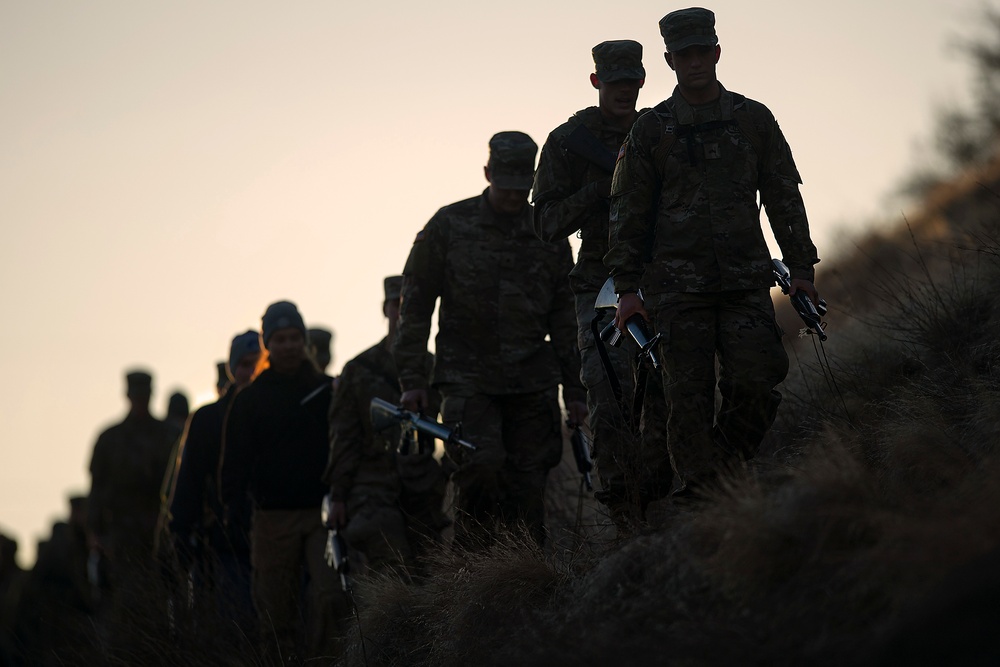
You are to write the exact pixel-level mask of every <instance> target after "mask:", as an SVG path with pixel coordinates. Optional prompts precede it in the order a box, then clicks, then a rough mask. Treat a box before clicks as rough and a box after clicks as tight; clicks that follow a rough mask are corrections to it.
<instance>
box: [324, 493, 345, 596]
mask: <svg viewBox="0 0 1000 667" xmlns="http://www.w3.org/2000/svg"><path fill="white" fill-rule="evenodd" d="M332 505H333V499H332V498H331V497H330V494H329V493H328V494H326V495H325V496H323V504H322V505H321V506H320V518H321V519H322V520H323V525H324V526H326V528H327V532H326V551H325V552H324V553H323V557H324V558H325V559H326V564H327V565H329V566H330V567H332V568H333V569H334V570H336V572H337V574H338V575H339V576H340V587H341V588H342V589H344V592H345V593H347V594H350V593H351V561H350V559H349V558H348V557H347V543H346V542H344V538H343V537H342V536H341V535H340V529H339V528H338V526H337V525H335V524H334V523H333V521H331V519H330V508H331V506H332Z"/></svg>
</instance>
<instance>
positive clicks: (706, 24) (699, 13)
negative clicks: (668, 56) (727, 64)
mask: <svg viewBox="0 0 1000 667" xmlns="http://www.w3.org/2000/svg"><path fill="white" fill-rule="evenodd" d="M660 35H662V36H663V43H664V44H666V45H667V51H669V52H671V53H674V52H676V51H681V50H683V49H686V48H687V47H689V46H715V45H716V44H718V43H719V38H718V36H717V35H716V34H715V14H714V13H713V12H711V11H710V10H708V9H702V8H701V7H690V8H688V9H678V10H677V11H675V12H670V13H669V14H667V15H666V16H664V17H663V18H662V19H660Z"/></svg>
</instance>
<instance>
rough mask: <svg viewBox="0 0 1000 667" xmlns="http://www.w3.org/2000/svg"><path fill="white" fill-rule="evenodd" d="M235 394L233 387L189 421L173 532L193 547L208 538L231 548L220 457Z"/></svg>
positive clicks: (172, 504)
mask: <svg viewBox="0 0 1000 667" xmlns="http://www.w3.org/2000/svg"><path fill="white" fill-rule="evenodd" d="M235 393H236V391H235V389H233V390H230V391H229V392H227V393H226V394H224V395H223V396H222V397H221V398H220V399H219V400H218V401H216V402H215V403H209V404H208V405H206V406H204V407H202V408H199V409H198V411H197V412H195V413H194V414H193V415H192V416H191V422H190V423H189V424H188V428H187V434H186V435H185V437H184V443H183V445H182V454H181V465H180V469H179V470H178V471H177V484H176V486H175V487H174V495H173V498H172V499H171V502H170V516H171V519H170V532H171V533H173V534H174V536H175V537H176V539H177V541H178V543H179V544H180V545H182V546H185V547H190V546H192V544H193V541H194V540H195V539H196V538H198V537H201V538H208V540H209V544H210V545H211V546H212V548H213V549H216V550H218V549H223V548H228V545H227V544H226V542H227V540H225V539H224V536H223V534H222V532H221V523H222V517H223V513H222V501H221V500H220V498H219V456H220V455H221V454H222V427H223V424H224V423H225V420H226V415H227V413H228V412H229V407H230V405H231V404H232V401H233V395H234V394H235Z"/></svg>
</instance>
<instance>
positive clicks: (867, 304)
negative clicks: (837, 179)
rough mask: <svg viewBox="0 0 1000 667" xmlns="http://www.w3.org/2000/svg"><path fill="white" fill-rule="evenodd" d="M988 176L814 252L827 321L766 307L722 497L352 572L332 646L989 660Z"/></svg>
mask: <svg viewBox="0 0 1000 667" xmlns="http://www.w3.org/2000/svg"><path fill="white" fill-rule="evenodd" d="M998 193H1000V163H995V164H993V165H991V166H989V167H987V168H984V169H980V170H977V171H976V172H974V173H973V172H970V173H968V174H965V175H964V176H963V177H961V178H960V179H958V180H956V181H955V182H953V183H950V184H948V185H946V186H941V187H939V188H938V189H937V190H935V191H934V192H933V193H931V195H930V196H929V197H928V198H927V200H926V202H925V205H924V207H923V208H922V210H921V211H920V212H919V213H918V214H916V215H914V216H912V217H910V218H909V219H905V220H901V221H900V222H899V223H898V224H897V225H895V226H894V227H892V228H890V229H888V231H885V232H879V233H873V234H871V235H870V236H868V237H866V238H863V239H861V240H859V242H858V244H857V252H856V253H855V254H854V255H852V256H850V257H847V258H845V259H843V260H841V261H839V262H837V263H835V264H834V263H830V264H827V263H823V264H821V265H820V266H819V267H818V268H819V272H818V282H817V284H818V286H819V287H820V290H821V292H822V293H823V295H824V297H825V298H826V299H827V300H828V302H829V303H830V313H829V315H828V318H827V319H828V321H829V329H828V332H829V334H830V339H829V341H828V342H827V343H826V344H825V349H823V350H820V349H819V348H818V347H815V343H816V341H815V339H813V338H807V339H799V338H797V337H796V336H795V335H794V334H795V332H796V331H797V330H798V328H799V324H798V322H797V320H796V319H795V316H794V314H793V313H790V312H789V310H788V309H787V308H782V313H781V315H780V319H781V321H782V323H783V326H784V328H785V330H786V332H788V333H789V335H788V337H787V340H788V344H789V345H790V349H791V355H790V356H791V357H792V370H791V372H790V373H789V378H788V380H787V382H786V383H785V385H784V390H783V393H784V395H785V401H784V403H783V404H782V407H781V411H780V415H779V421H778V423H777V424H776V426H775V429H774V430H773V432H772V434H771V435H770V436H769V439H768V441H767V442H766V443H765V445H764V447H763V449H762V451H761V453H760V455H759V456H758V458H757V459H755V460H754V461H753V463H752V464H751V465H750V466H749V468H748V469H747V470H746V471H744V472H743V473H741V474H740V475H738V476H736V477H734V478H733V479H731V480H730V482H729V484H728V486H727V488H726V490H725V492H723V493H720V494H718V495H717V496H716V497H714V498H712V500H711V502H709V503H707V504H706V505H705V506H704V507H700V508H698V509H696V510H693V511H684V512H678V511H675V510H672V509H671V508H670V507H669V505H667V506H664V507H658V508H654V509H653V511H651V516H650V521H649V526H648V528H647V529H646V530H645V531H644V533H643V534H641V535H639V536H637V537H634V538H632V539H629V540H626V541H623V542H620V543H614V542H613V541H610V540H608V539H607V531H605V532H603V533H602V532H600V531H599V530H594V526H593V525H591V526H590V527H589V528H590V532H589V533H588V535H589V537H588V539H587V540H586V541H583V542H581V541H580V540H579V539H565V536H566V535H573V534H574V532H573V531H572V530H570V531H569V532H568V533H562V532H560V527H558V526H556V527H555V528H554V532H555V533H556V535H555V538H556V539H555V542H556V543H557V544H560V545H562V546H564V547H565V546H567V545H572V548H570V549H554V550H552V553H547V554H542V553H539V552H537V551H536V550H534V549H532V548H529V547H526V546H524V545H523V544H520V542H519V541H518V540H517V539H516V538H514V537H511V538H510V539H508V540H507V541H506V542H505V543H503V544H501V545H500V546H497V547H496V548H495V549H494V550H493V552H491V553H490V554H486V555H469V554H455V553H448V554H442V555H441V558H440V560H439V562H438V564H437V566H436V568H435V571H434V573H433V575H432V576H431V577H430V579H429V581H427V583H426V584H425V585H423V586H419V587H405V586H402V585H399V584H396V583H393V582H387V581H374V582H372V581H370V582H367V583H366V585H362V586H361V590H360V603H361V610H362V611H361V617H360V618H361V630H362V631H363V634H364V636H365V637H366V640H367V641H366V651H365V652H364V653H362V651H361V649H360V643H359V641H358V639H357V637H354V638H353V644H352V646H351V649H350V654H349V660H348V662H349V664H352V665H362V664H368V665H375V664H378V665H390V664H392V665H456V666H457V665H468V664H477V665H494V664H496V665H500V664H519V665H555V664H577V665H598V664H622V663H625V664H635V665H652V664H677V665H722V664H767V665H801V664H812V665H840V664H873V665H882V664H884V665H889V664H922V663H930V664H933V663H936V662H940V661H945V662H948V663H951V664H969V663H970V662H977V661H978V664H984V662H985V661H989V662H991V663H995V662H996V661H997V660H1000V640H996V639H995V638H994V635H995V633H993V628H995V627H996V622H997V621H998V620H1000V603H997V602H996V600H997V598H998V595H1000V579H998V578H1000V574H998V568H997V567H996V565H997V564H1000V551H998V550H997V549H998V547H1000V485H997V484H996V483H995V480H996V479H997V475H998V474H1000V460H998V458H997V456H996V452H997V447H998V437H997V436H998V434H1000V401H998V389H1000V384H998V369H997V365H998V360H1000V342H998V340H997V336H996V333H995V331H996V325H997V322H998V321H1000V310H998V305H997V302H996V300H995V298H994V294H995V292H996V290H997V288H998V286H1000V256H998V252H1000V251H998V248H1000V194H998ZM779 300H780V301H783V299H779ZM814 348H815V349H814ZM820 360H824V364H825V365H826V367H827V371H826V372H824V370H823V366H824V364H821V363H820ZM564 474H567V473H564ZM561 488H570V489H572V488H574V487H573V485H572V483H569V484H564V485H563V487H561ZM576 502H577V501H576V497H575V496H574V495H573V494H572V493H570V494H569V495H568V496H567V497H565V498H563V499H562V503H561V504H562V506H563V507H567V508H575V507H576ZM552 504H554V505H555V506H559V505H560V503H559V502H558V499H557V501H556V502H554V503H552ZM661 504H662V503H661ZM588 509H589V511H591V512H592V511H593V506H591V505H589V504H588ZM564 515H565V516H567V517H570V520H572V516H573V512H572V511H566V512H564ZM585 516H589V517H590V519H585V522H586V521H588V520H592V522H593V523H594V524H597V527H598V528H599V527H600V525H601V523H602V521H601V518H600V517H599V516H596V518H595V515H593V514H586V513H585ZM604 524H605V525H606V522H604ZM570 528H571V526H566V525H563V526H562V530H569V529H570ZM560 535H562V536H563V539H562V541H560ZM595 536H596V537H595ZM602 536H603V537H602ZM363 584H364V582H363ZM939 658H940V660H939Z"/></svg>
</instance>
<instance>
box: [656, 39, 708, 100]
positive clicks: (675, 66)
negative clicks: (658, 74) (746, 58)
mask: <svg viewBox="0 0 1000 667" xmlns="http://www.w3.org/2000/svg"><path fill="white" fill-rule="evenodd" d="M721 54H722V50H721V48H720V47H719V46H718V45H715V46H700V45H696V46H689V47H688V48H686V49H681V50H680V51H674V52H667V53H666V54H664V55H665V57H666V59H667V64H668V65H670V69H672V70H674V73H675V74H676V75H677V85H679V86H680V87H681V89H685V90H691V91H697V90H707V89H709V88H711V87H712V86H715V85H716V79H715V65H716V64H717V63H718V62H719V56H720V55H721Z"/></svg>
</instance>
